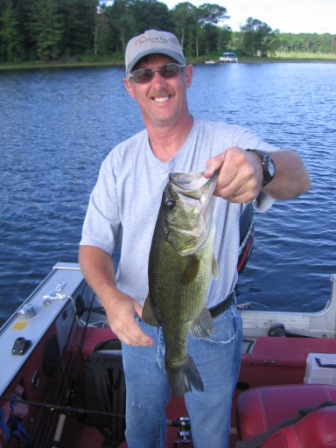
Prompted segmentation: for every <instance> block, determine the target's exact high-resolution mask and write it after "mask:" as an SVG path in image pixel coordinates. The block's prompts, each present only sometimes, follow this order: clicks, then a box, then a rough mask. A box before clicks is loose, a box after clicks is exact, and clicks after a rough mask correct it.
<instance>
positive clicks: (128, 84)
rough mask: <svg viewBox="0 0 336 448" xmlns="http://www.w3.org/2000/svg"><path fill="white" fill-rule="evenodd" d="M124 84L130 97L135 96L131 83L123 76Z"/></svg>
mask: <svg viewBox="0 0 336 448" xmlns="http://www.w3.org/2000/svg"><path fill="white" fill-rule="evenodd" d="M124 86H125V89H126V90H127V92H128V94H129V95H130V96H131V97H132V98H135V96H134V92H133V83H132V82H131V81H130V80H129V79H128V78H124Z"/></svg>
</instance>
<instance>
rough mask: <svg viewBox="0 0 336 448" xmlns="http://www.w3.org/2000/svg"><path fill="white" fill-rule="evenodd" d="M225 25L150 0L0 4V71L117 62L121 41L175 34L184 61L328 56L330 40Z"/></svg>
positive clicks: (206, 14) (211, 7) (199, 12)
mask: <svg viewBox="0 0 336 448" xmlns="http://www.w3.org/2000/svg"><path fill="white" fill-rule="evenodd" d="M228 17H229V16H228V11H227V9H226V8H225V7H223V6H219V5H217V4H212V3H204V4H203V5H201V6H199V7H196V6H194V5H193V4H192V3H190V2H182V3H179V4H177V5H176V6H175V7H174V8H172V9H168V7H167V5H166V4H165V3H162V2H160V1H158V0H110V1H107V0H0V63H1V62H20V61H37V60H41V61H54V60H61V61H69V60H70V61H71V60H74V61H80V60H88V59H91V60H99V59H102V58H111V57H112V56H116V57H119V58H121V57H122V55H123V54H124V51H125V48H126V44H127V42H128V40H129V39H130V38H131V37H133V36H135V35H137V34H140V33H142V32H143V31H144V30H146V29H151V28H156V29H162V30H167V31H171V32H173V33H175V34H176V35H177V37H178V38H179V39H180V41H181V44H182V46H183V49H184V52H185V55H186V57H187V58H202V57H206V56H209V55H219V54H221V53H222V52H223V51H227V50H235V51H237V53H238V54H240V55H246V56H267V55H270V54H272V53H274V52H275V51H277V50H281V51H288V52H291V51H304V52H313V53H317V52H319V53H336V36H335V35H331V34H322V35H319V34H299V35H296V34H282V33H280V32H279V31H278V30H272V29H271V28H270V27H269V26H268V25H267V24H266V23H264V22H261V21H260V20H258V19H254V18H252V17H250V18H248V19H247V21H246V23H245V25H243V26H242V27H241V30H240V32H233V31H232V29H231V28H230V27H229V26H228V25H227V24H226V23H225V21H226V19H227V18H228Z"/></svg>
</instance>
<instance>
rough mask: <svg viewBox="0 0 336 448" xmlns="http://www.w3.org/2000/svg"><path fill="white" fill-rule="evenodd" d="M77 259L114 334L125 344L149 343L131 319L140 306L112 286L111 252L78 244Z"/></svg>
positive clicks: (133, 318) (139, 310) (113, 276)
mask: <svg viewBox="0 0 336 448" xmlns="http://www.w3.org/2000/svg"><path fill="white" fill-rule="evenodd" d="M79 263H80V265H81V268H82V271H83V274H84V277H85V279H86V281H87V282H88V284H89V285H90V286H91V288H92V289H93V290H94V291H95V293H96V294H97V296H98V297H99V299H100V300H101V303H102V305H103V306H104V308H105V310H106V315H107V320H108V322H109V324H110V327H111V330H112V331H113V332H114V333H115V335H116V336H117V337H118V338H119V339H120V340H121V341H122V342H124V343H125V344H129V345H136V346H142V347H150V346H152V345H153V341H152V339H151V338H150V337H149V336H147V335H146V334H145V333H144V332H143V331H141V329H140V327H139V326H138V324H137V323H136V320H135V317H136V315H138V316H139V317H141V315H142V308H141V306H140V305H139V303H138V302H137V301H136V300H134V299H133V298H132V297H130V296H128V295H127V294H124V293H123V292H121V291H120V290H119V289H118V288H117V287H116V284H115V275H114V267H113V263H112V258H111V256H110V255H109V254H107V253H106V252H104V251H103V250H102V249H99V248H98V247H94V246H80V248H79Z"/></svg>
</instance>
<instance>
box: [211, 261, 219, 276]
mask: <svg viewBox="0 0 336 448" xmlns="http://www.w3.org/2000/svg"><path fill="white" fill-rule="evenodd" d="M211 273H212V276H213V278H214V279H215V280H217V278H218V264H217V260H216V258H215V257H214V256H213V257H212V266H211Z"/></svg>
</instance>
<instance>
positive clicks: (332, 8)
mask: <svg viewBox="0 0 336 448" xmlns="http://www.w3.org/2000/svg"><path fill="white" fill-rule="evenodd" d="M161 1H163V2H164V3H166V4H167V6H168V8H169V9H171V8H173V7H174V6H175V5H177V4H178V3H182V2H183V1H190V3H192V4H193V5H195V6H200V5H202V4H204V3H214V4H217V5H220V6H224V7H225V8H226V9H227V14H228V16H230V19H228V20H226V21H225V24H227V25H229V26H230V27H231V28H232V30H233V31H240V26H241V25H244V24H245V23H246V19H248V18H249V17H253V18H254V19H258V20H260V21H261V22H265V23H267V25H269V26H270V27H271V28H272V30H276V29H278V30H280V32H282V33H318V34H322V33H330V34H336V0H179V1H177V0H161Z"/></svg>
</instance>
